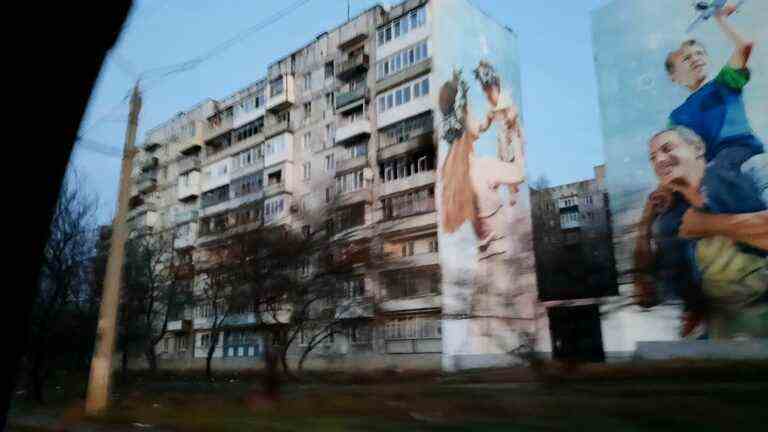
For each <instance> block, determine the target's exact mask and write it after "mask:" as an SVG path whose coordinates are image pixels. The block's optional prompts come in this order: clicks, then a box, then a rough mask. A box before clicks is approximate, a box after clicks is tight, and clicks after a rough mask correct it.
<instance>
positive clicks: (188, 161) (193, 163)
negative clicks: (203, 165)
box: [179, 156, 200, 174]
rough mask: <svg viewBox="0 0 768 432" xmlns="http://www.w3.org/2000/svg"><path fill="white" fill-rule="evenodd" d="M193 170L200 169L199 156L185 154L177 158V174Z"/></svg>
mask: <svg viewBox="0 0 768 432" xmlns="http://www.w3.org/2000/svg"><path fill="white" fill-rule="evenodd" d="M194 170H198V171H199V170H200V158H199V157H197V156H187V157H183V158H181V159H179V174H184V173H187V172H190V171H194Z"/></svg>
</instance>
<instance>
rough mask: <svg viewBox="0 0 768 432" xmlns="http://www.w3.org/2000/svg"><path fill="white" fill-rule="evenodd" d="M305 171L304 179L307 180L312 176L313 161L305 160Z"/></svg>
mask: <svg viewBox="0 0 768 432" xmlns="http://www.w3.org/2000/svg"><path fill="white" fill-rule="evenodd" d="M303 172H304V176H303V179H304V180H305V181H306V180H309V179H310V176H311V175H312V163H311V162H304V165H303Z"/></svg>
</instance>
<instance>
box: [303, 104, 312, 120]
mask: <svg viewBox="0 0 768 432" xmlns="http://www.w3.org/2000/svg"><path fill="white" fill-rule="evenodd" d="M311 117H312V102H306V103H305V104H304V121H307V120H309V119H310V118H311Z"/></svg>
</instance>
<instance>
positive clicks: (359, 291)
mask: <svg viewBox="0 0 768 432" xmlns="http://www.w3.org/2000/svg"><path fill="white" fill-rule="evenodd" d="M342 293H343V296H344V297H345V298H360V297H363V296H364V295H365V278H363V277H362V276H361V277H356V278H354V279H350V280H347V281H344V282H342Z"/></svg>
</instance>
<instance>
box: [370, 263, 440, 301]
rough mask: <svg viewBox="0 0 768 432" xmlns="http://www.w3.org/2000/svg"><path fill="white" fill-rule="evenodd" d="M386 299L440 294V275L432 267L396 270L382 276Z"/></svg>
mask: <svg viewBox="0 0 768 432" xmlns="http://www.w3.org/2000/svg"><path fill="white" fill-rule="evenodd" d="M384 286H385V288H386V292H387V297H388V298H393V299H394V298H406V297H416V296H422V295H430V294H438V293H439V292H440V273H439V270H438V269H436V268H432V267H427V268H420V269H414V270H398V271H393V272H387V273H386V274H385V275H384Z"/></svg>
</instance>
